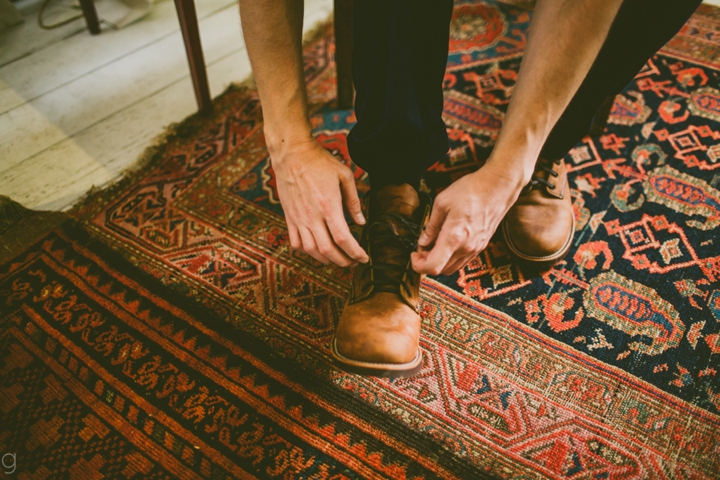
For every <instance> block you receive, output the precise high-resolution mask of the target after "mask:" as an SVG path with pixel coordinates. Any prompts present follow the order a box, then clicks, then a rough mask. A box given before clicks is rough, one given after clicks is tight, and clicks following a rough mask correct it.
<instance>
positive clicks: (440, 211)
mask: <svg viewBox="0 0 720 480" xmlns="http://www.w3.org/2000/svg"><path fill="white" fill-rule="evenodd" d="M446 216H447V210H446V209H445V208H444V207H442V206H440V205H439V204H438V203H436V204H435V205H434V206H433V209H432V212H430V219H428V222H427V224H426V225H425V228H424V230H423V233H422V234H421V235H420V238H419V239H418V245H420V246H421V247H423V248H425V247H428V246H430V245H432V244H433V243H435V241H436V239H437V237H438V235H439V234H440V230H441V228H442V225H443V223H444V222H445V217H446Z"/></svg>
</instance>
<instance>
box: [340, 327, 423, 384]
mask: <svg viewBox="0 0 720 480" xmlns="http://www.w3.org/2000/svg"><path fill="white" fill-rule="evenodd" d="M330 354H331V355H332V358H333V363H334V364H335V366H337V367H338V368H340V369H341V370H343V371H345V372H348V373H356V374H358V375H365V376H370V377H384V378H405V377H411V376H413V375H416V374H417V373H419V372H420V370H422V365H423V361H422V360H423V356H422V350H421V349H420V347H418V351H417V355H416V356H415V359H414V360H413V361H412V362H408V363H373V362H363V361H360V360H353V359H352V358H348V357H346V356H344V355H343V354H341V353H340V352H338V349H337V344H336V341H335V337H333V339H332V342H331V343H330Z"/></svg>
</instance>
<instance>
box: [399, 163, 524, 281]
mask: <svg viewBox="0 0 720 480" xmlns="http://www.w3.org/2000/svg"><path fill="white" fill-rule="evenodd" d="M522 185H523V183H522V180H519V179H518V178H515V177H513V176H511V175H508V170H507V169H506V168H498V167H497V166H496V164H491V162H488V163H487V164H485V166H483V167H482V168H480V169H479V170H478V171H477V172H475V173H471V174H469V175H466V176H464V177H463V178H461V179H460V180H458V181H456V182H455V183H453V184H452V185H450V186H449V187H448V188H447V189H446V190H443V191H442V192H441V193H440V194H439V195H438V196H437V198H436V199H435V203H434V205H433V209H432V213H431V214H430V219H429V220H428V223H427V226H426V228H425V232H423V234H422V235H421V236H420V239H419V240H418V244H419V246H420V251H419V252H414V253H413V254H412V257H411V258H412V264H413V269H414V270H415V271H416V272H418V273H426V274H430V275H439V274H443V275H450V274H451V273H453V272H455V271H456V270H459V269H460V268H462V267H464V266H465V265H467V264H468V263H469V262H470V260H472V259H473V258H475V257H476V256H477V254H478V253H480V251H482V250H483V249H484V248H485V247H486V246H487V244H488V242H489V241H490V238H491V237H492V236H493V234H494V233H495V230H497V228H498V225H500V222H501V221H502V219H503V217H504V216H505V214H506V213H507V211H508V210H509V209H510V207H512V205H513V203H515V200H516V199H517V197H518V195H519V194H520V190H521V188H522Z"/></svg>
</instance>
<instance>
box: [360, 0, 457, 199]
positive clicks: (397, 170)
mask: <svg viewBox="0 0 720 480" xmlns="http://www.w3.org/2000/svg"><path fill="white" fill-rule="evenodd" d="M452 6H453V3H452V0H358V1H356V2H354V5H353V80H354V82H355V90H356V97H355V115H356V116H357V120H358V122H357V124H356V125H355V127H354V128H353V129H352V131H351V132H350V134H349V135H348V139H347V142H348V149H349V151H350V156H351V158H352V159H353V161H354V162H355V163H356V164H357V165H358V166H360V168H362V169H363V170H365V171H366V172H368V175H369V177H370V185H371V186H372V187H373V188H374V189H377V188H379V187H382V186H384V185H388V184H401V183H409V184H411V185H413V186H414V187H415V188H417V187H418V186H419V183H420V177H421V176H422V174H423V173H424V172H425V170H426V169H427V168H428V167H429V166H431V165H432V164H433V163H435V162H437V161H438V160H440V159H441V158H442V157H443V156H444V155H445V154H446V153H447V151H448V138H447V132H446V130H445V124H444V123H443V120H442V109H443V97H442V81H443V77H444V75H445V66H446V64H447V54H448V39H449V26H450V18H451V16H452Z"/></svg>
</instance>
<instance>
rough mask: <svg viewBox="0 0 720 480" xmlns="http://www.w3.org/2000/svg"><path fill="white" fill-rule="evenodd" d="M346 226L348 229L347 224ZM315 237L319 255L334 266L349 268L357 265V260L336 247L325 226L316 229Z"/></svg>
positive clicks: (314, 231)
mask: <svg viewBox="0 0 720 480" xmlns="http://www.w3.org/2000/svg"><path fill="white" fill-rule="evenodd" d="M343 221H344V220H343ZM345 226H346V228H347V224H346V225H345ZM348 234H350V231H348ZM313 236H314V237H315V243H316V245H317V251H318V253H320V255H322V256H323V257H325V258H327V259H328V260H330V261H331V262H333V263H334V264H336V265H340V266H341V267H349V266H350V265H352V264H353V263H356V260H354V259H353V258H350V257H349V256H347V255H345V252H343V251H342V250H341V249H340V248H339V247H338V246H337V245H335V242H334V241H333V239H332V235H331V234H330V232H329V231H328V229H327V227H325V225H323V227H322V228H317V229H314V230H313Z"/></svg>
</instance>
